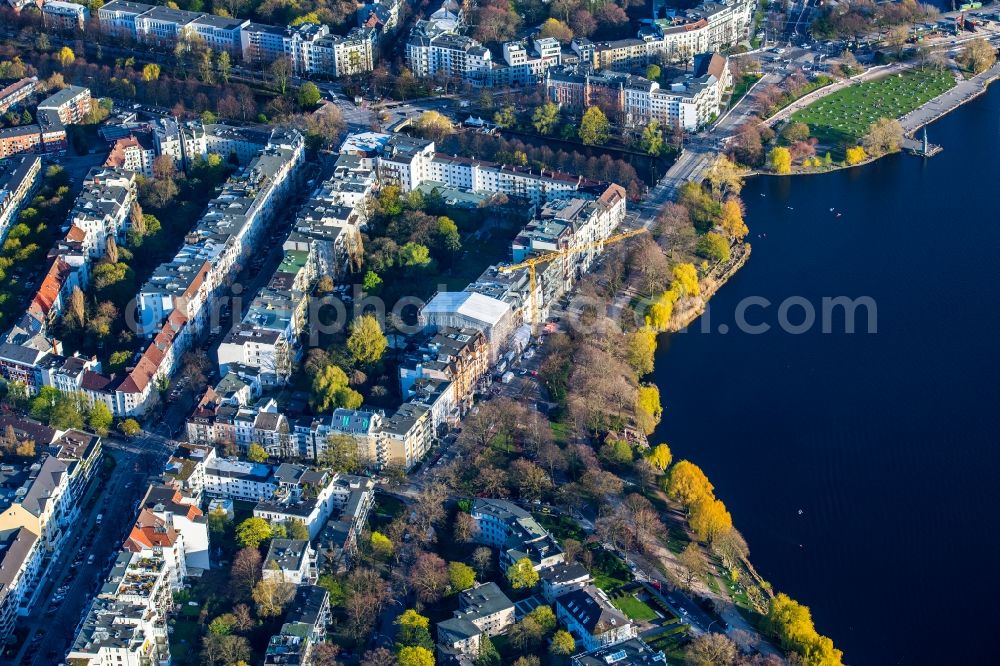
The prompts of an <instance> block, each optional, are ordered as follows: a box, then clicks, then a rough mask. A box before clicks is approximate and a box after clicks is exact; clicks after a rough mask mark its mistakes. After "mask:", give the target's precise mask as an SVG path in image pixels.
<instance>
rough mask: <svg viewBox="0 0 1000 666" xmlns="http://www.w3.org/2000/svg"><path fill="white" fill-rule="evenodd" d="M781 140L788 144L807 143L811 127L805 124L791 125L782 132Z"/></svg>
mask: <svg viewBox="0 0 1000 666" xmlns="http://www.w3.org/2000/svg"><path fill="white" fill-rule="evenodd" d="M781 138H783V139H784V140H785V141H787V142H788V143H796V142H798V141H805V140H807V139H808V138H809V125H806V124H805V123H789V124H787V125H785V127H784V129H782V130H781Z"/></svg>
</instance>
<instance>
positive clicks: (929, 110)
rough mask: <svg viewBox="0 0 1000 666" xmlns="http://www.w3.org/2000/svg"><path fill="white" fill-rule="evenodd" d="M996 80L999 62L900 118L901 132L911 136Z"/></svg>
mask: <svg viewBox="0 0 1000 666" xmlns="http://www.w3.org/2000/svg"><path fill="white" fill-rule="evenodd" d="M997 78H1000V62H997V63H996V64H995V65H993V67H991V68H989V69H988V70H986V71H985V72H982V73H980V74H977V75H975V76H973V77H972V78H970V79H966V80H964V81H959V82H958V83H957V84H955V87H954V88H951V89H950V90H947V91H945V92H943V93H941V94H940V95H938V96H937V97H935V98H934V99H932V100H930V101H928V102H927V103H926V104H924V105H923V106H921V107H919V108H916V109H914V110H913V111H910V112H909V113H908V114H906V115H905V116H903V117H902V118H900V119H899V122H900V124H901V125H902V126H903V132H904V133H906V134H908V135H912V134H913V133H914V132H916V131H917V130H918V129H920V128H921V127H923V126H924V125H927V124H929V123H932V122H934V121H935V120H937V119H938V118H940V117H941V116H943V115H945V114H947V113H950V112H952V111H954V110H955V109H957V108H958V107H960V106H962V105H963V104H965V103H966V102H968V101H969V100H971V99H973V98H975V97H978V96H979V95H981V94H983V93H984V92H985V91H986V88H987V87H988V86H989V84H990V83H992V82H993V81H994V80H995V79H997Z"/></svg>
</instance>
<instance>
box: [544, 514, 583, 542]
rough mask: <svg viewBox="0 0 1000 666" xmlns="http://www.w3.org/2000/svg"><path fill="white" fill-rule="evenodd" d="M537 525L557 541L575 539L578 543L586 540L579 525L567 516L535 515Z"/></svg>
mask: <svg viewBox="0 0 1000 666" xmlns="http://www.w3.org/2000/svg"><path fill="white" fill-rule="evenodd" d="M534 516H535V520H537V521H538V524H539V525H541V526H542V527H544V528H545V529H547V530H548V531H549V532H551V533H552V534H553V535H554V536H555V537H556V538H557V539H559V541H563V540H565V539H576V540H577V541H579V542H580V543H583V542H584V541H586V540H587V533H586V532H584V531H583V528H581V527H580V525H579V523H577V522H576V521H575V520H573V519H572V518H570V517H568V516H563V515H556V514H551V513H535V514H534Z"/></svg>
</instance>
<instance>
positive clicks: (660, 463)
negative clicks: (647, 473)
mask: <svg viewBox="0 0 1000 666" xmlns="http://www.w3.org/2000/svg"><path fill="white" fill-rule="evenodd" d="M646 460H648V461H649V464H650V465H652V466H653V468H654V469H657V470H659V471H661V472H665V471H667V468H668V467H670V463H671V462H673V460H674V454H673V453H671V452H670V447H669V446H667V445H666V444H657V445H656V446H654V447H653V448H652V449H650V451H649V455H648V456H646Z"/></svg>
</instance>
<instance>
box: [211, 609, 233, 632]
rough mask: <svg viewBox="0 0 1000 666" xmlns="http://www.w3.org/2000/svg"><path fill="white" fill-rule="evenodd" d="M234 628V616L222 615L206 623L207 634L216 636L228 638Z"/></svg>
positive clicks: (230, 614) (229, 614)
mask: <svg viewBox="0 0 1000 666" xmlns="http://www.w3.org/2000/svg"><path fill="white" fill-rule="evenodd" d="M235 628H236V616H234V615H233V614H232V613H224V614H222V615H220V616H218V617H217V618H215V619H214V620H212V621H211V622H209V623H208V632H209V633H211V634H215V635H216V636H228V635H230V634H231V633H233V630H234V629H235Z"/></svg>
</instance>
